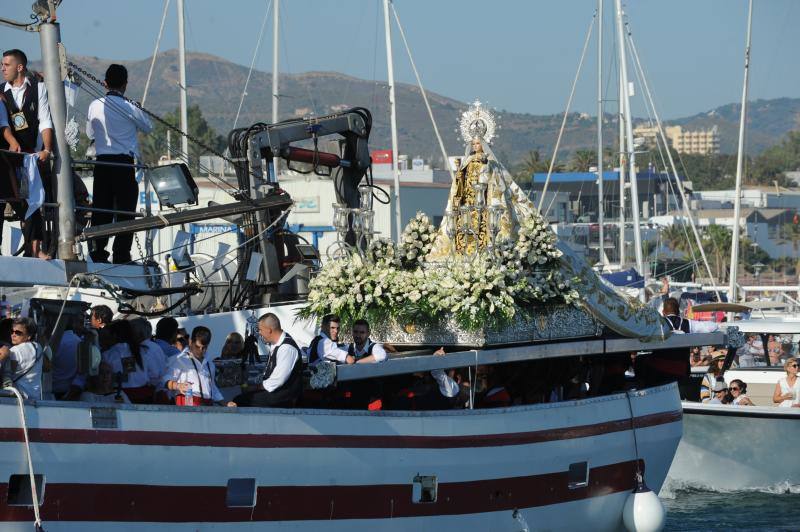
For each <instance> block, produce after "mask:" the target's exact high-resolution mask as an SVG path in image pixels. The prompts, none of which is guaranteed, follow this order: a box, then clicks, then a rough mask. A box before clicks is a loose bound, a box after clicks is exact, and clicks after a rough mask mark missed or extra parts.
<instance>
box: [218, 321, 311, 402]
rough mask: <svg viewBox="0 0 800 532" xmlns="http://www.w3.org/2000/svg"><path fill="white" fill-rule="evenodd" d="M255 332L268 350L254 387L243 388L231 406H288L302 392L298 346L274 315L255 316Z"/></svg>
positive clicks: (301, 372) (301, 370)
mask: <svg viewBox="0 0 800 532" xmlns="http://www.w3.org/2000/svg"><path fill="white" fill-rule="evenodd" d="M258 334H259V335H260V336H261V339H262V340H264V342H266V343H267V344H269V345H270V346H271V347H272V349H271V351H270V354H269V358H268V359H267V367H266V368H265V369H264V377H263V380H262V382H261V384H259V385H258V386H255V387H251V386H248V387H244V388H243V391H242V393H241V394H240V395H237V396H236V397H235V398H234V399H233V402H232V403H229V404H233V405H235V406H259V407H268V406H273V407H292V406H294V405H295V404H296V403H297V401H298V400H299V399H300V396H301V395H302V393H303V365H302V360H301V359H300V348H298V347H297V344H296V343H295V341H294V340H293V339H292V337H291V336H289V335H288V334H286V332H284V331H283V329H282V328H281V322H280V320H279V319H278V317H277V316H276V315H275V314H273V313H271V312H268V313H266V314H264V315H263V316H261V317H260V318H259V319H258Z"/></svg>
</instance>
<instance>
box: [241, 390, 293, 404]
mask: <svg viewBox="0 0 800 532" xmlns="http://www.w3.org/2000/svg"><path fill="white" fill-rule="evenodd" d="M297 399H298V396H297V394H296V393H291V392H290V391H289V390H280V391H276V392H268V391H266V390H259V391H256V392H247V393H243V394H240V395H237V396H236V397H234V398H233V402H234V403H236V405H237V406H257V407H268V406H273V407H279V408H292V407H294V406H295V404H296V403H297Z"/></svg>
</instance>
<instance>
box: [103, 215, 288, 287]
mask: <svg viewBox="0 0 800 532" xmlns="http://www.w3.org/2000/svg"><path fill="white" fill-rule="evenodd" d="M291 210H292V207H289V208H288V209H286V210H285V211H283V212H281V213H280V214H279V215H278V217H277V218H275V220H274V221H273V222H272V223H271V224H269V225H268V226H267V227H265V228H264V230H263V231H259V232H258V233H256V234H255V235H253V236H252V237H250V238H248V239H247V240H245V241H244V242H242V243H241V244H239V245H238V246H236V247H235V248H231V249H229V250H228V251H227V252H225V253H224V254H223V255H230V254H231V253H233V252H234V251H238V250H239V249H241V248H243V247H245V246H246V245H247V244H249V243H250V242H253V241H255V240H256V239H257V238H260V237H261V235H263V234H264V233H266V232H267V231H269V230H270V229H272V228H273V227H275V225H277V223H278V222H280V221H281V220H282V219H283V218H284V217H285V216H287V215H288V214H289V213H290V212H291ZM224 234H225V233H214V234H212V235H210V236H208V237H206V238H205V239H203V240H209V239H211V238H218V237H219V236H220V235H224ZM201 242H202V240H201ZM179 247H182V246H176V247H173V248H170V249H167V250H164V251H160V252H158V253H153V254H152V255H150V256H148V257H142V258H143V259H145V258H147V259H151V258H153V257H156V256H158V255H162V254H164V253H167V252H169V251H174V250H176V249H178V248H179ZM215 260H216V257H214V258H211V259H208V260H206V261H203V262H200V263H196V264H195V265H194V266H188V267H186V268H179V269H177V270H174V271H171V272H166V273H156V274H154V275H158V276H167V275H169V274H171V273H182V272H187V271H191V270H193V269H195V268H197V267H198V266H204V265H206V264H209V263H212V262H214V261H215ZM234 260H236V259H231V260H230V261H228V262H226V263H225V264H222V265H221V266H220V267H219V268H217V269H215V270H213V271H212V272H211V273H212V274H214V273H216V272H218V271H220V270H221V269H222V268H224V267H225V266H227V265H228V264H230V263H231V262H233V261H234ZM117 266H118V265H113V266H109V267H108V268H104V269H102V270H98V271H96V272H92V275H100V274H102V275H103V277H110V278H124V279H141V278H143V277H144V275H112V274H104V273H103V272H106V271H109V270H113V269H114V268H116V267H117Z"/></svg>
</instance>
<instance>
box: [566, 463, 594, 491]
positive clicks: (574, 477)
mask: <svg viewBox="0 0 800 532" xmlns="http://www.w3.org/2000/svg"><path fill="white" fill-rule="evenodd" d="M588 485H589V463H588V462H575V463H574V464H570V465H569V471H567V487H568V488H569V489H571V490H574V489H578V488H585V487H586V486H588Z"/></svg>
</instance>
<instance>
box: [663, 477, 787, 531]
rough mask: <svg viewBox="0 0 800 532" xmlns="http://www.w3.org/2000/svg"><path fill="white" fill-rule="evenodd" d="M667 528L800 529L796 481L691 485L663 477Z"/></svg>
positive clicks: (710, 529) (676, 529) (697, 529)
mask: <svg viewBox="0 0 800 532" xmlns="http://www.w3.org/2000/svg"><path fill="white" fill-rule="evenodd" d="M659 497H661V502H663V503H664V506H665V508H666V510H667V524H666V527H665V530H670V531H706V530H709V531H717V530H737V531H759V532H762V531H784V530H800V512H798V510H799V509H800V485H790V484H788V483H780V484H775V485H773V486H764V487H761V488H748V489H736V486H695V485H688V484H679V483H676V482H675V481H673V480H671V479H667V482H666V484H665V485H664V487H663V488H662V489H661V493H659Z"/></svg>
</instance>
